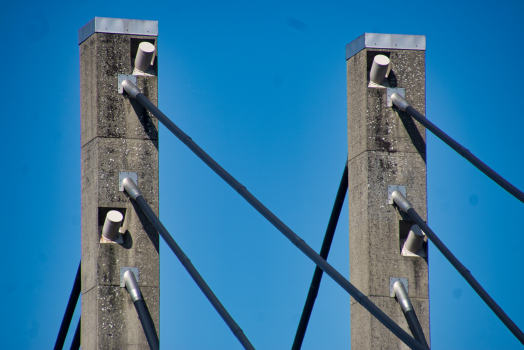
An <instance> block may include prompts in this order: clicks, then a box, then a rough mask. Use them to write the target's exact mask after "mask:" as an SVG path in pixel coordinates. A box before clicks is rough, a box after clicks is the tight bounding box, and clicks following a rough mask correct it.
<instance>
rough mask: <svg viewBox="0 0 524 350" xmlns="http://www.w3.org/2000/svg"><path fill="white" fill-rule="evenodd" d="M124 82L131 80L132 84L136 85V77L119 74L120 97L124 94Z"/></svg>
mask: <svg viewBox="0 0 524 350" xmlns="http://www.w3.org/2000/svg"><path fill="white" fill-rule="evenodd" d="M124 80H129V81H130V82H132V83H133V84H135V85H136V76H134V75H128V74H118V93H119V94H120V95H122V94H124V87H123V86H122V82H123V81H124Z"/></svg>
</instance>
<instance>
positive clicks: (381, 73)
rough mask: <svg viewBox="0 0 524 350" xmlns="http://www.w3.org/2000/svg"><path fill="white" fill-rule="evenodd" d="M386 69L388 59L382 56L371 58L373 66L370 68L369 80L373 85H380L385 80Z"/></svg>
mask: <svg viewBox="0 0 524 350" xmlns="http://www.w3.org/2000/svg"><path fill="white" fill-rule="evenodd" d="M388 68H389V58H388V57H387V56H384V55H376V56H375V58H373V65H372V66H371V72H370V73H369V79H370V80H371V81H372V82H374V83H375V84H382V82H383V81H384V79H385V78H386V74H387V72H388Z"/></svg>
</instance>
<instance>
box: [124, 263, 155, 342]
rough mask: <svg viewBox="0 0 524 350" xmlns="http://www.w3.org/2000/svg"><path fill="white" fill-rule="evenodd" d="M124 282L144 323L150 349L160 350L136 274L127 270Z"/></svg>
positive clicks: (141, 321) (143, 326)
mask: <svg viewBox="0 0 524 350" xmlns="http://www.w3.org/2000/svg"><path fill="white" fill-rule="evenodd" d="M124 281H125V283H126V289H127V291H128V292H129V295H131V299H132V300H133V304H135V308H136V312H137V313H138V318H140V323H142V328H143V329H144V334H145V335H146V339H147V342H148V343H149V348H150V349H151V350H158V348H159V345H158V338H157V336H156V332H155V330H154V329H153V325H152V324H151V322H152V321H151V320H150V315H149V312H148V311H147V308H146V304H145V303H144V299H142V293H141V292H140V287H138V282H137V281H136V278H135V274H134V273H133V272H131V270H127V271H126V272H125V273H124Z"/></svg>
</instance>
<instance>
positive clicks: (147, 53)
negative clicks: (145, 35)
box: [135, 41, 155, 72]
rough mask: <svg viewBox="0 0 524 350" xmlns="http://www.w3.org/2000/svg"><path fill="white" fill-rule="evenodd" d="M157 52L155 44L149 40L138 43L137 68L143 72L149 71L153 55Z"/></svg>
mask: <svg viewBox="0 0 524 350" xmlns="http://www.w3.org/2000/svg"><path fill="white" fill-rule="evenodd" d="M154 54H155V45H153V44H151V43H148V42H147V41H144V42H141V43H140V45H138V51H137V52H136V58H135V68H136V69H138V70H139V71H142V72H147V71H148V70H149V67H150V66H151V61H152V60H153V55H154Z"/></svg>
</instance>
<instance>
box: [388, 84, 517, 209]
mask: <svg viewBox="0 0 524 350" xmlns="http://www.w3.org/2000/svg"><path fill="white" fill-rule="evenodd" d="M391 99H392V101H393V103H394V104H395V106H397V107H398V108H399V109H400V110H403V111H405V112H406V113H408V114H409V115H410V116H412V117H413V118H415V119H416V120H417V121H418V122H419V123H420V124H422V125H424V126H425V127H426V128H427V129H428V130H429V131H431V132H432V133H433V134H435V136H437V137H438V138H439V139H441V140H442V141H444V142H445V143H446V144H447V145H448V146H450V147H451V148H453V149H454V150H455V151H456V152H457V153H458V154H460V155H461V156H462V157H464V158H466V160H468V161H469V162H470V163H471V164H473V165H474V166H475V167H476V168H477V169H479V170H480V171H482V172H483V173H484V174H486V175H487V176H488V177H489V178H490V179H491V180H493V181H495V182H496V183H497V184H498V185H499V186H500V187H502V188H503V189H505V190H506V191H507V192H509V194H511V195H512V196H513V197H515V198H517V199H518V200H519V201H521V202H522V203H524V193H523V192H522V191H521V190H519V189H518V188H516V187H515V186H513V185H512V184H511V183H509V182H508V181H507V180H506V179H504V178H503V177H502V176H500V175H499V174H498V173H497V172H495V171H494V170H493V169H491V168H490V167H489V166H487V165H486V164H485V163H484V162H483V161H481V160H480V159H478V158H477V157H475V156H474V155H473V153H471V152H470V151H469V150H467V149H466V148H465V147H463V146H462V145H461V144H459V143H458V142H457V141H455V140H453V139H452V138H451V137H449V136H448V135H447V134H446V133H445V132H444V131H442V130H440V129H439V128H438V127H437V126H436V125H435V124H433V123H432V122H430V121H429V120H427V119H426V118H425V117H424V116H423V115H422V114H420V113H419V112H418V111H417V110H415V108H413V107H411V105H410V104H409V102H408V101H406V100H405V99H404V98H403V97H402V96H400V95H399V94H397V93H394V94H393V95H391Z"/></svg>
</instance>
